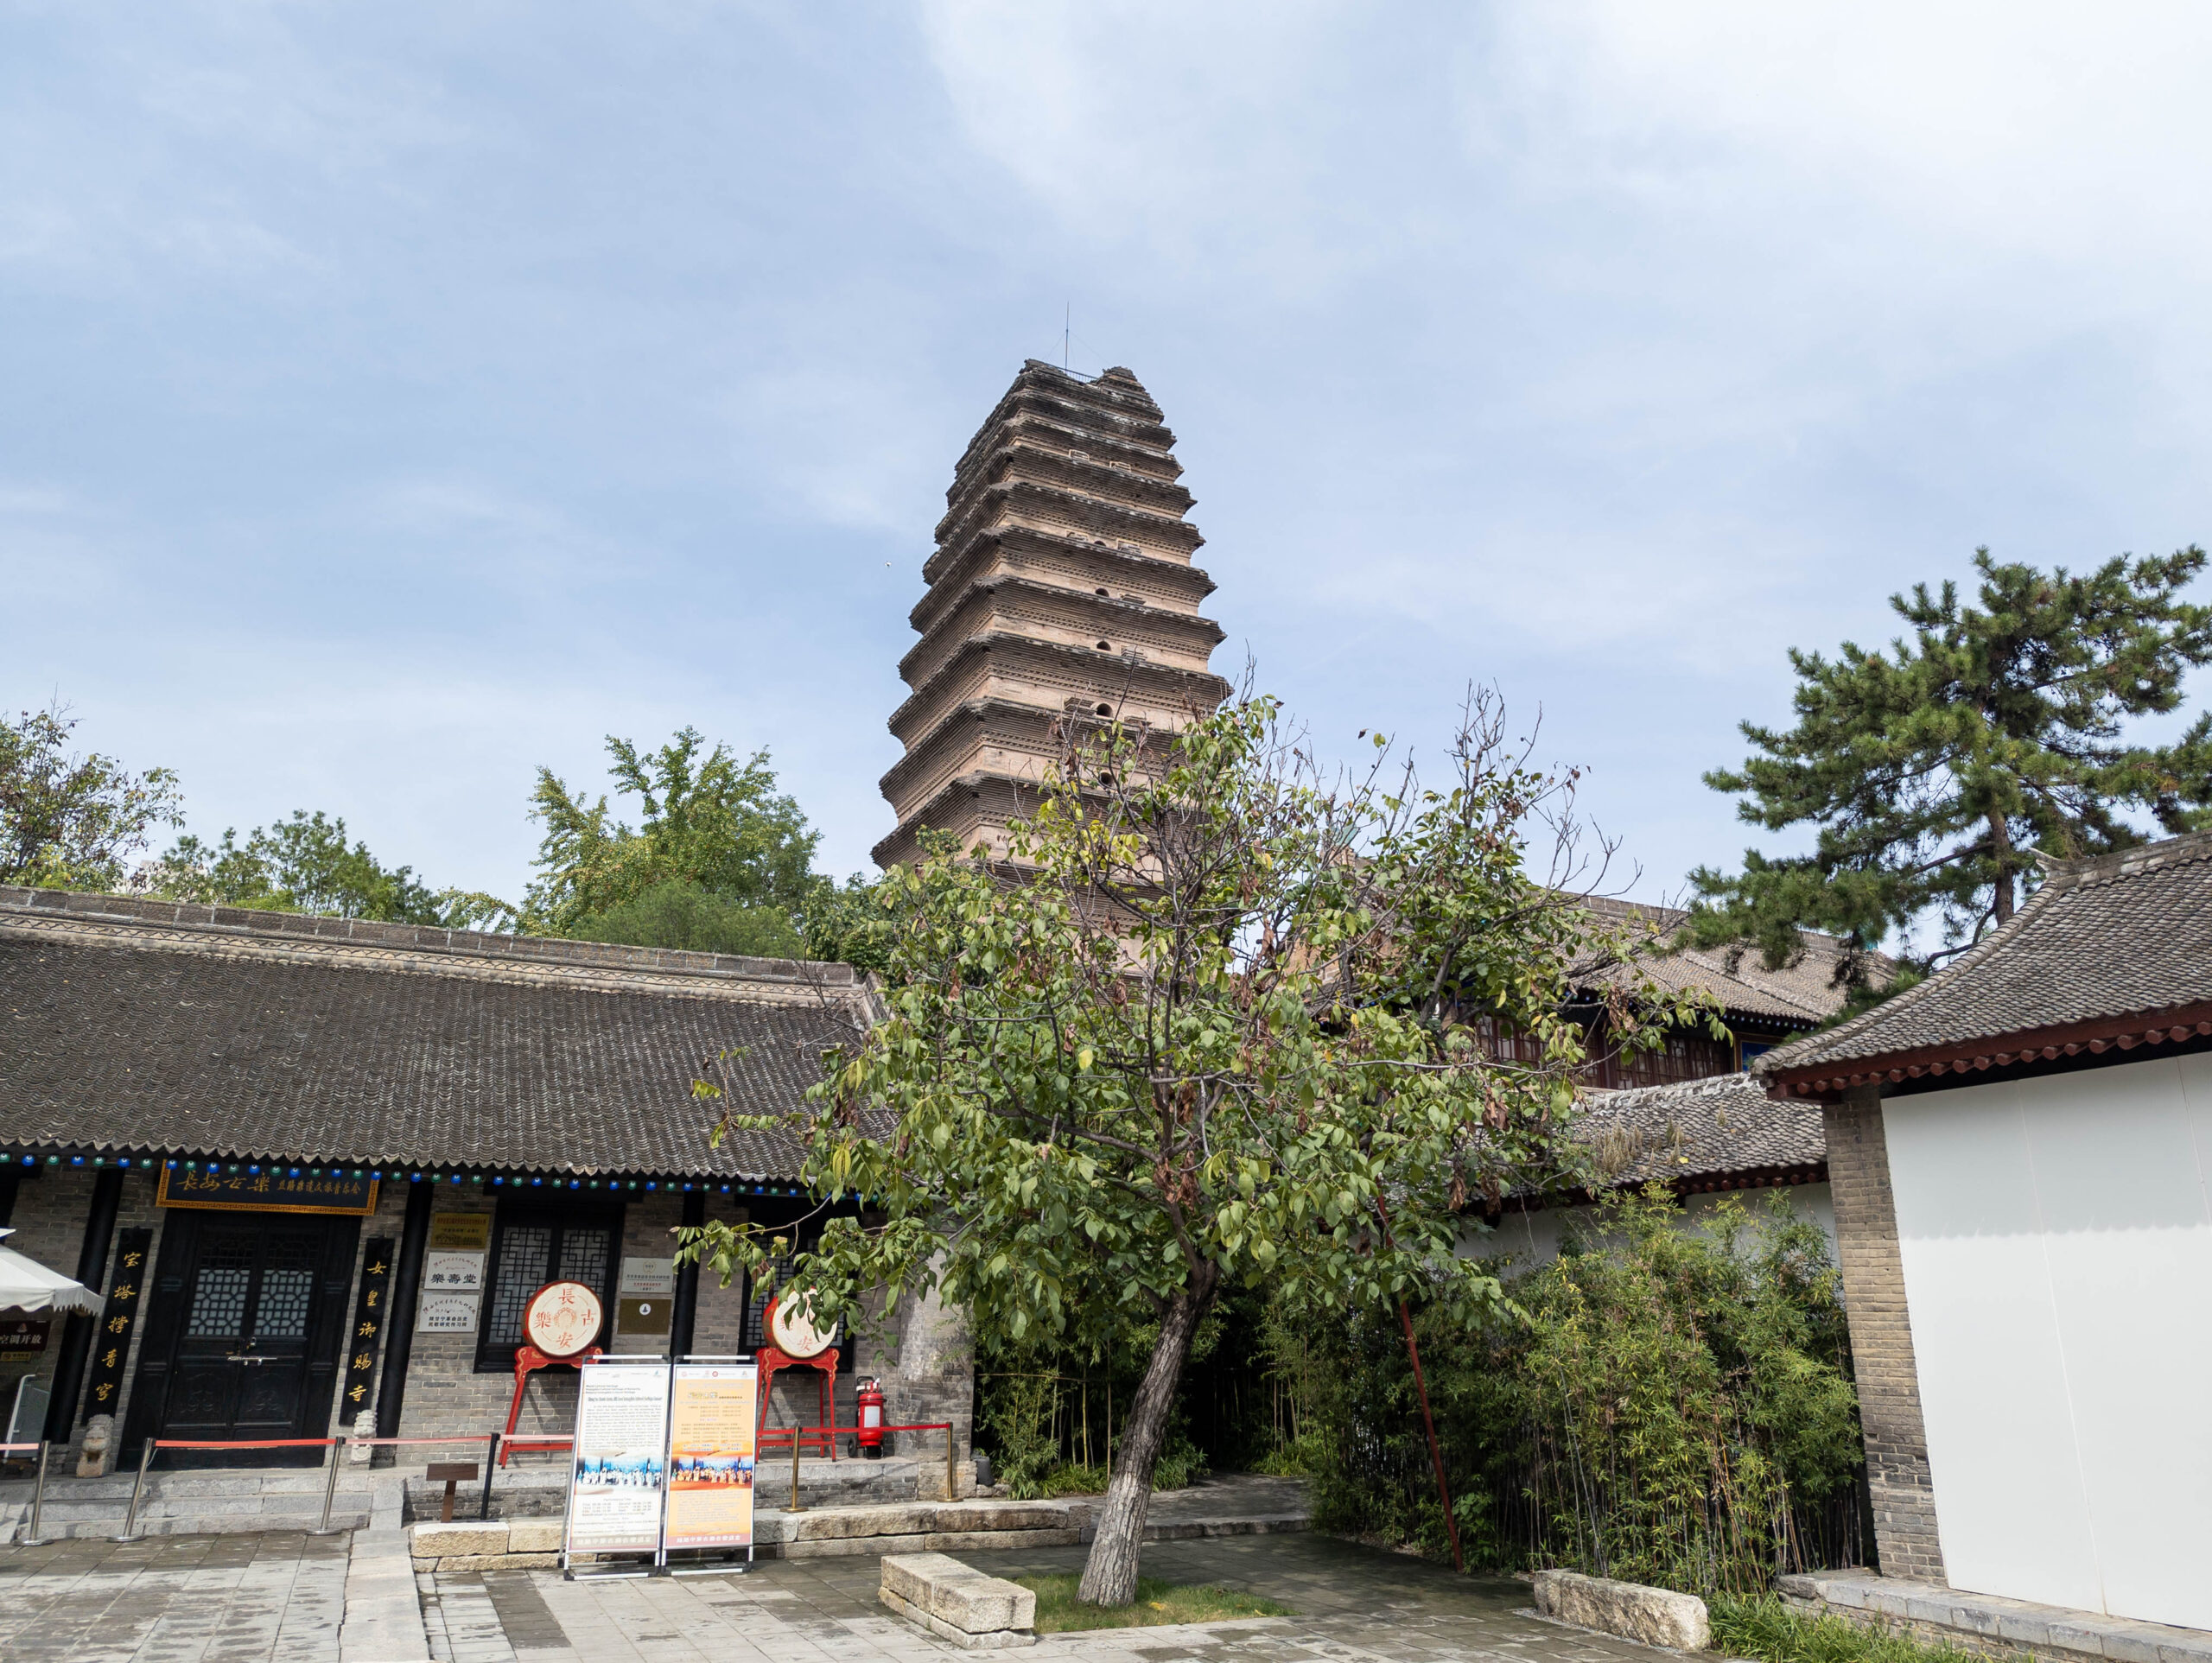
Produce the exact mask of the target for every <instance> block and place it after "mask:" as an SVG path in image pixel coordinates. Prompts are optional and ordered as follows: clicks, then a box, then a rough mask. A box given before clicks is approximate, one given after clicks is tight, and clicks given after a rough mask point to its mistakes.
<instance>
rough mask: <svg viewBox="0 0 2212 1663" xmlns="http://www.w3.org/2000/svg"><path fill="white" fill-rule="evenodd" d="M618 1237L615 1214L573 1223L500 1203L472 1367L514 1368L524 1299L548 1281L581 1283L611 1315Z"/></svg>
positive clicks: (556, 1213)
mask: <svg viewBox="0 0 2212 1663" xmlns="http://www.w3.org/2000/svg"><path fill="white" fill-rule="evenodd" d="M579 1210H581V1209H579ZM621 1233H622V1231H621V1223H620V1212H619V1210H613V1209H607V1208H604V1207H601V1208H597V1209H591V1210H589V1211H588V1212H586V1214H585V1216H584V1217H582V1218H581V1219H578V1218H575V1217H572V1216H569V1209H560V1210H549V1209H544V1208H542V1207H522V1206H516V1207H510V1206H509V1205H507V1204H506V1203H501V1206H500V1211H499V1222H498V1226H497V1229H496V1234H495V1235H494V1237H493V1246H492V1263H491V1266H490V1272H491V1286H490V1288H489V1289H488V1291H487V1292H486V1295H485V1299H484V1314H483V1317H482V1319H481V1324H480V1327H479V1329H478V1330H477V1342H476V1367H477V1368H478V1369H479V1370H480V1371H481V1372H487V1373H488V1372H490V1371H492V1370H495V1369H497V1370H505V1369H508V1368H513V1367H514V1359H515V1348H516V1347H517V1346H518V1345H520V1344H522V1343H523V1342H524V1341H526V1340H527V1339H528V1338H529V1336H528V1335H526V1334H524V1332H523V1326H522V1322H523V1313H524V1311H525V1310H527V1309H528V1308H529V1305H530V1296H531V1294H533V1293H535V1292H537V1290H538V1289H540V1288H542V1287H543V1286H544V1285H546V1284H547V1283H548V1282H556V1281H558V1282H582V1284H583V1285H585V1286H586V1287H588V1288H590V1289H591V1290H593V1292H596V1293H597V1294H598V1295H599V1297H600V1298H601V1301H602V1302H603V1303H604V1304H607V1306H608V1307H609V1315H612V1306H613V1299H614V1260H615V1253H616V1247H617V1244H618V1242H619V1241H620V1238H621ZM601 1343H604V1340H603V1339H602V1341H601Z"/></svg>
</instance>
